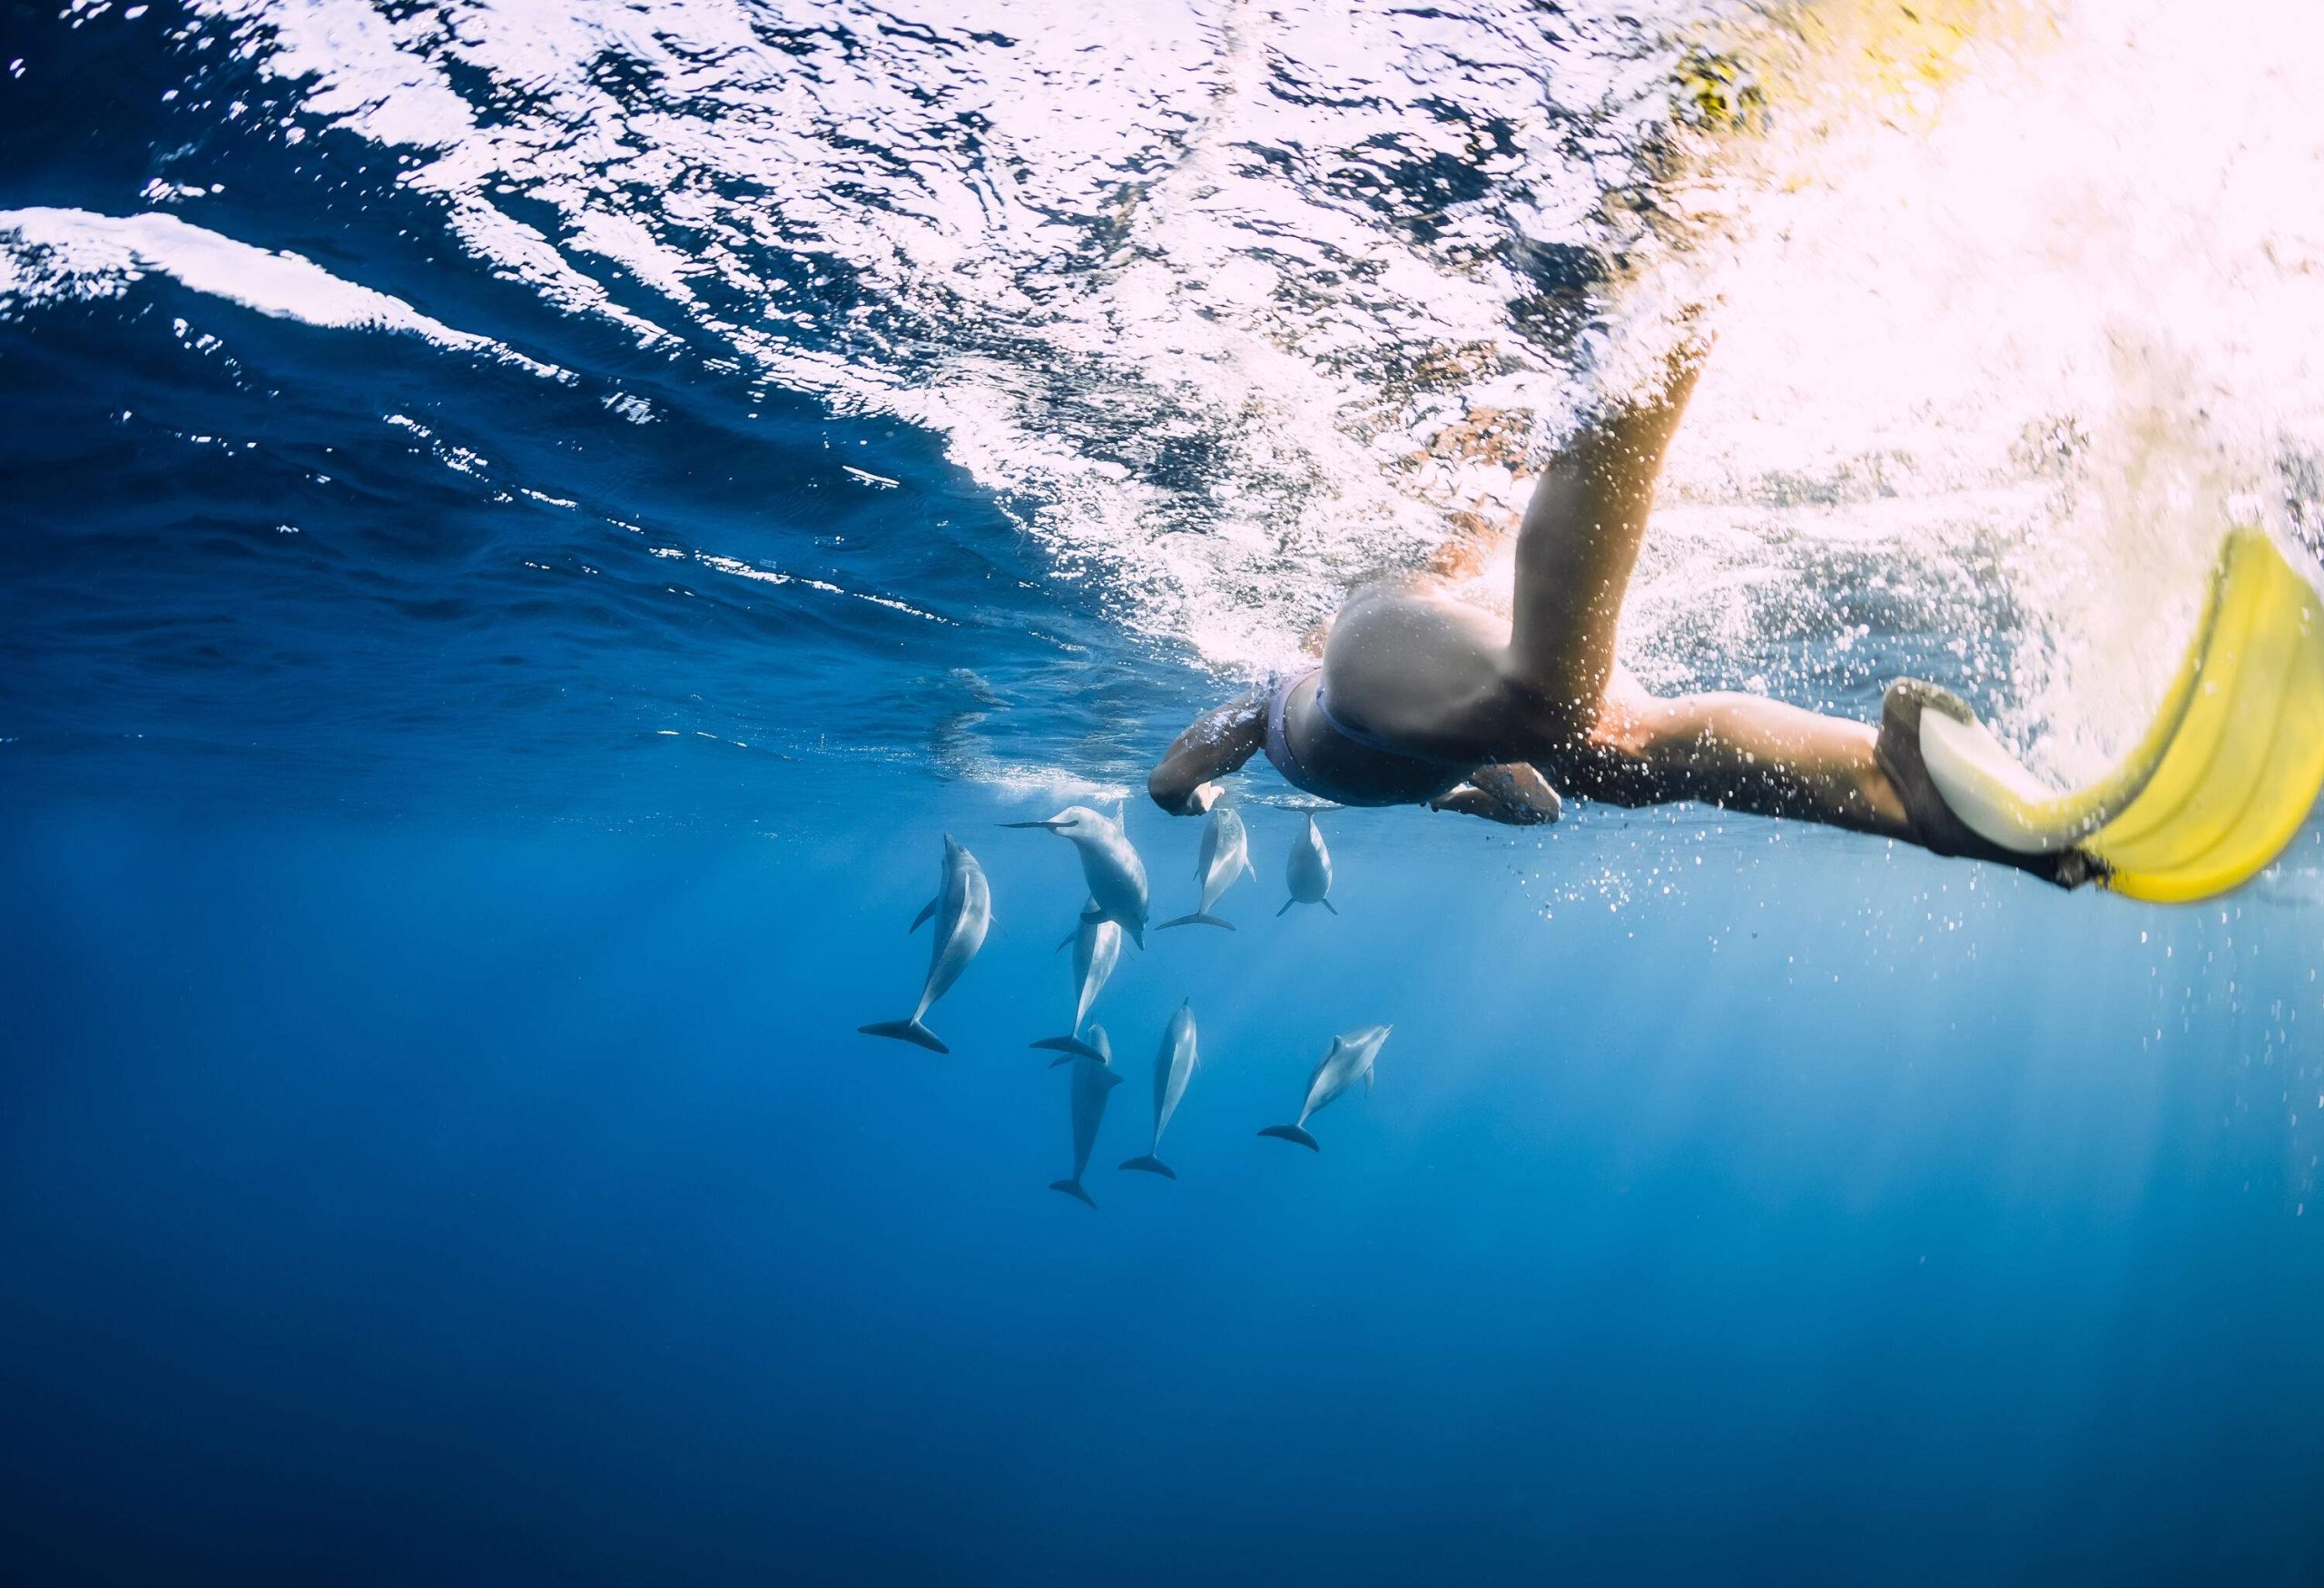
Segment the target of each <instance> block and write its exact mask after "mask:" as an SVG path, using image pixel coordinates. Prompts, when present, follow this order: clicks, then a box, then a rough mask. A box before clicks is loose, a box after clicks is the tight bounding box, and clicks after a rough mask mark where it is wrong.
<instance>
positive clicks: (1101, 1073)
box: [1049, 1026, 1122, 1208]
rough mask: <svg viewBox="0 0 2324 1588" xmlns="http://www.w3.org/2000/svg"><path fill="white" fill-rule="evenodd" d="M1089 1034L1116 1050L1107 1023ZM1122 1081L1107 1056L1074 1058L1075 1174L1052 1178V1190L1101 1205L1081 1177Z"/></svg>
mask: <svg viewBox="0 0 2324 1588" xmlns="http://www.w3.org/2000/svg"><path fill="white" fill-rule="evenodd" d="M1089 1038H1090V1041H1092V1042H1093V1043H1094V1044H1095V1045H1096V1046H1098V1047H1099V1048H1102V1049H1105V1050H1108V1052H1110V1051H1111V1050H1112V1049H1111V1045H1110V1044H1109V1043H1108V1042H1107V1041H1106V1028H1105V1027H1103V1026H1091V1027H1090V1028H1089ZM1051 1068H1055V1066H1051ZM1121 1083H1122V1077H1121V1071H1119V1070H1116V1069H1115V1068H1114V1067H1113V1065H1112V1064H1111V1063H1109V1062H1108V1061H1107V1060H1103V1059H1080V1058H1077V1059H1075V1060H1073V1178H1072V1179H1069V1180H1051V1181H1050V1182H1049V1189H1050V1190H1052V1191H1063V1192H1064V1193H1065V1194H1066V1195H1067V1196H1068V1197H1072V1198H1077V1199H1078V1200H1079V1201H1082V1202H1086V1203H1088V1205H1089V1206H1090V1207H1091V1208H1095V1207H1097V1205H1098V1203H1097V1200H1096V1198H1092V1197H1091V1196H1090V1195H1089V1193H1088V1191H1085V1190H1083V1189H1081V1177H1082V1175H1083V1174H1084V1173H1085V1172H1086V1171H1087V1170H1088V1168H1089V1149H1091V1148H1093V1147H1095V1146H1097V1145H1098V1120H1100V1119H1104V1118H1105V1117H1106V1096H1107V1094H1108V1092H1110V1091H1112V1090H1114V1088H1116V1087H1118V1086H1119V1085H1120V1084H1121Z"/></svg>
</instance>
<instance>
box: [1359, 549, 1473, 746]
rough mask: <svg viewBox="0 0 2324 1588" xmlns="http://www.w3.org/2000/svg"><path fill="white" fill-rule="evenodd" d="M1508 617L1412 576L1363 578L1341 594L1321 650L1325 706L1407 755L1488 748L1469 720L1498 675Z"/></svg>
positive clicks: (1366, 733)
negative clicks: (1343, 597)
mask: <svg viewBox="0 0 2324 1588" xmlns="http://www.w3.org/2000/svg"><path fill="white" fill-rule="evenodd" d="M1508 646H1509V626H1508V624H1507V622H1506V621H1504V620H1502V618H1499V617H1497V616H1494V615H1493V614H1492V613H1490V612H1487V611H1484V610H1483V609H1482V608H1480V607H1472V606H1470V605H1468V604H1467V603H1465V602H1462V601H1456V600H1454V599H1452V597H1448V596H1446V595H1443V593H1441V592H1440V591H1439V590H1437V589H1436V588H1435V587H1433V586H1431V585H1428V584H1426V583H1424V582H1422V581H1418V580H1412V579H1404V580H1393V581H1389V580H1384V581H1382V582H1380V583H1377V584H1372V585H1366V586H1364V587H1363V588H1362V589H1360V590H1358V591H1356V593H1355V594H1354V595H1353V596H1351V597H1348V600H1347V604H1346V605H1345V606H1344V607H1341V608H1340V614H1339V617H1338V619H1337V620H1336V621H1335V622H1334V624H1333V625H1332V633H1331V638H1330V640H1329V642H1328V643H1327V644H1326V645H1325V646H1324V672H1323V687H1324V709H1325V710H1326V711H1327V712H1328V713H1329V714H1330V715H1331V716H1332V718H1333V719H1334V721H1335V722H1337V723H1340V724H1342V725H1344V726H1345V727H1346V728H1347V729H1348V730H1350V731H1351V732H1353V733H1355V734H1358V735H1362V736H1363V737H1364V738H1367V739H1372V740H1376V741H1378V742H1380V743H1382V744H1384V745H1392V746H1393V747H1394V748H1396V749H1397V750H1400V751H1402V752H1403V753H1404V754H1406V755H1419V756H1423V757H1426V758H1429V759H1432V760H1443V761H1445V762H1448V763H1452V762H1463V761H1465V762H1467V763H1469V764H1475V763H1477V762H1478V761H1480V760H1483V759H1487V758H1489V757H1490V755H1491V753H1492V747H1491V746H1489V745H1482V744H1480V743H1478V742H1477V738H1476V734H1475V728H1474V725H1475V724H1477V723H1478V722H1480V721H1482V720H1489V719H1490V718H1491V717H1492V716H1493V715H1498V714H1497V713H1496V712H1494V711H1493V710H1492V707H1493V704H1494V703H1495V702H1496V701H1497V700H1498V699H1499V697H1500V695H1501V694H1502V690H1503V687H1504V686H1503V684H1502V670H1501V662H1502V655H1503V653H1504V652H1505V651H1506V650H1507V649H1508Z"/></svg>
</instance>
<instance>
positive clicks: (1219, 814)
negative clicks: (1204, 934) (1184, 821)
mask: <svg viewBox="0 0 2324 1588" xmlns="http://www.w3.org/2000/svg"><path fill="white" fill-rule="evenodd" d="M1246 872H1250V873H1251V874H1252V875H1253V876H1256V875H1258V874H1259V873H1257V872H1256V871H1252V870H1251V840H1250V834H1249V833H1246V832H1245V831H1244V828H1243V818H1242V817H1240V816H1238V815H1236V814H1235V807H1234V806H1232V805H1213V806H1211V807H1210V822H1209V824H1207V825H1206V826H1205V827H1204V828H1203V830H1202V858H1201V859H1200V860H1198V861H1196V863H1195V881H1196V882H1198V883H1201V884H1202V903H1201V905H1200V906H1199V907H1197V908H1196V911H1195V912H1194V913H1193V914H1192V915H1181V916H1179V917H1177V919H1176V920H1174V921H1166V922H1163V923H1162V926H1192V925H1195V924H1196V923H1197V922H1199V923H1200V924H1202V925H1204V926H1223V927H1225V928H1226V930H1227V931H1229V932H1232V931H1234V930H1235V923H1234V922H1231V921H1226V920H1223V919H1221V918H1220V917H1218V916H1216V915H1213V914H1212V913H1211V908H1212V906H1214V905H1216V903H1217V902H1218V901H1219V899H1220V898H1221V897H1222V896H1223V895H1224V894H1225V893H1226V890H1227V889H1228V888H1230V887H1232V886H1234V885H1235V879H1236V878H1237V877H1239V876H1241V875H1242V874H1243V873H1246ZM1155 930H1156V931H1157V932H1159V931H1161V930H1162V927H1156V928H1155Z"/></svg>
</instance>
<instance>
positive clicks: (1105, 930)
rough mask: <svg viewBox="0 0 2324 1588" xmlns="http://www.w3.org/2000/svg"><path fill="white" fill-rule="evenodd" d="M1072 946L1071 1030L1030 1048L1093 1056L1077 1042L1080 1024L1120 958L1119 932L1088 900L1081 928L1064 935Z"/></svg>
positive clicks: (1095, 905)
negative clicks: (1076, 991)
mask: <svg viewBox="0 0 2324 1588" xmlns="http://www.w3.org/2000/svg"><path fill="white" fill-rule="evenodd" d="M1068 942H1069V943H1071V944H1072V945H1073V984H1074V986H1075V987H1076V988H1078V989H1079V991H1078V995H1077V996H1076V998H1075V999H1074V1002H1073V1030H1072V1031H1069V1032H1068V1033H1067V1034H1066V1035H1064V1036H1062V1037H1050V1038H1048V1039H1046V1040H1045V1041H1039V1042H1036V1043H1034V1044H1033V1046H1035V1047H1036V1048H1057V1049H1059V1050H1063V1051H1065V1052H1068V1053H1082V1054H1087V1055H1088V1056H1089V1057H1091V1058H1095V1057H1096V1056H1097V1055H1096V1054H1095V1053H1094V1052H1093V1051H1092V1050H1090V1048H1089V1047H1088V1044H1087V1043H1085V1042H1083V1041H1081V1022H1082V1021H1086V1020H1088V1018H1089V1006H1090V1005H1091V1004H1092V1003H1095V1002H1096V1001H1098V989H1099V988H1101V987H1103V986H1104V985H1105V984H1106V978H1108V976H1111V975H1112V974H1113V973H1114V963H1115V962H1116V961H1118V960H1119V959H1120V958H1121V957H1122V929H1121V928H1120V927H1118V926H1117V925H1115V924H1114V923H1113V922H1110V921H1108V920H1107V919H1106V915H1105V912H1103V911H1102V910H1099V909H1098V901H1097V900H1095V899H1092V900H1090V901H1089V902H1088V903H1087V904H1084V905H1083V906H1082V907H1081V924H1080V925H1078V927H1076V928H1075V929H1074V930H1073V931H1071V932H1068V933H1066V935H1065V941H1064V942H1060V943H1059V944H1058V945H1057V946H1058V947H1059V948H1063V947H1064V946H1065V944H1066V943H1068Z"/></svg>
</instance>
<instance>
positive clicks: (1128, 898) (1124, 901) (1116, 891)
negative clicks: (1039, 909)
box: [1001, 805, 1146, 948]
mask: <svg viewBox="0 0 2324 1588" xmlns="http://www.w3.org/2000/svg"><path fill="white" fill-rule="evenodd" d="M1001 825H1002V826H1004V827H1046V828H1048V829H1049V831H1050V832H1052V833H1059V834H1061V835H1062V836H1064V837H1066V838H1069V839H1071V840H1072V841H1073V847H1074V848H1076V849H1078V850H1079V851H1080V852H1081V875H1082V879H1083V880H1084V881H1085V882H1087V883H1088V884H1089V897H1090V898H1092V899H1094V900H1096V901H1097V902H1098V910H1099V911H1100V912H1102V913H1103V914H1104V916H1105V918H1106V919H1107V920H1108V921H1111V922H1115V923H1116V924H1117V925H1118V926H1120V928H1121V929H1122V930H1123V931H1124V932H1128V933H1129V939H1130V942H1134V943H1136V944H1137V946H1138V947H1140V948H1144V947H1145V946H1146V863H1145V862H1144V861H1141V860H1140V859H1138V858H1137V850H1135V849H1133V848H1131V847H1130V843H1129V839H1128V837H1127V836H1126V835H1124V833H1123V832H1122V826H1121V824H1120V823H1119V822H1117V821H1115V820H1114V819H1113V818H1112V817H1111V816H1108V815H1104V814H1100V813H1099V812H1097V811H1093V810H1091V809H1090V808H1089V807H1088V805H1068V806H1066V807H1065V809H1063V810H1061V811H1059V813H1058V814H1056V815H1054V816H1051V817H1050V818H1049V820H1048V821H1046V822H1003V823H1002V824H1001Z"/></svg>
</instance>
